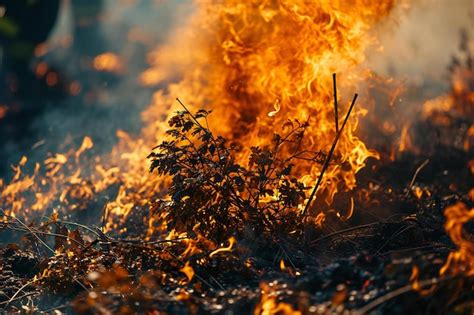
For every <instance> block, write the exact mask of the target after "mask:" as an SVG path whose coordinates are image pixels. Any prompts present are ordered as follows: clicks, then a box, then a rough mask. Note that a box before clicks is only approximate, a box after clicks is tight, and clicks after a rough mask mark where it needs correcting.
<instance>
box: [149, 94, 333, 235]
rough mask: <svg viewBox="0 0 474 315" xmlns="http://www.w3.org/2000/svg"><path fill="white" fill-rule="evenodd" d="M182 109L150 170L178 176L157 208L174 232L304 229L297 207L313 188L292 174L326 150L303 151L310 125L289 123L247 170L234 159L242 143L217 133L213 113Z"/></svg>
mask: <svg viewBox="0 0 474 315" xmlns="http://www.w3.org/2000/svg"><path fill="white" fill-rule="evenodd" d="M178 101H179V100H178ZM180 103H181V102H180ZM181 105H182V106H183V108H184V110H183V111H179V112H177V113H176V115H175V116H173V117H172V118H171V119H170V120H169V122H168V123H169V126H170V127H171V129H169V130H168V131H167V135H168V136H169V139H167V140H166V141H163V142H162V143H161V144H159V145H158V146H157V147H155V148H154V150H153V152H152V153H151V154H150V155H149V158H150V159H151V167H150V170H151V171H157V172H158V173H159V174H160V175H168V176H170V177H171V185H170V186H169V190H168V196H169V198H168V199H166V200H159V201H158V202H156V204H155V209H156V211H158V212H159V213H161V214H162V213H167V216H166V220H167V223H168V227H170V228H175V229H177V230H179V231H187V232H194V233H198V234H201V235H203V236H205V237H206V238H208V239H211V240H214V241H218V242H219V241H222V240H224V239H227V238H228V237H229V235H242V233H244V232H245V233H249V232H250V233H249V234H250V235H253V236H255V237H260V236H263V235H272V233H274V232H285V233H288V232H291V231H294V230H301V229H296V225H298V224H300V220H297V215H298V212H300V211H301V210H299V211H298V206H299V205H303V203H304V199H305V191H306V190H307V189H308V188H310V187H305V186H304V185H303V184H302V183H301V182H299V181H298V179H297V178H296V177H294V176H292V168H293V166H294V164H293V163H292V162H293V160H295V159H305V160H308V159H310V160H313V161H314V162H318V163H322V161H324V159H325V154H323V153H322V152H312V151H306V150H305V151H303V150H300V147H301V142H302V139H303V136H304V132H305V129H306V127H307V126H308V123H307V122H303V123H302V122H299V121H297V120H294V121H288V122H287V123H285V124H284V125H283V126H282V131H283V132H284V134H282V135H280V134H275V135H274V137H273V141H272V143H270V144H268V146H265V147H252V148H251V155H250V158H249V161H248V165H247V166H243V165H240V164H238V163H237V162H236V160H235V156H236V154H237V153H238V151H237V148H236V146H235V145H232V144H229V143H228V142H227V140H226V139H224V138H223V137H221V136H215V135H214V134H213V133H212V132H211V131H210V129H209V126H208V122H207V117H208V115H209V114H210V113H211V112H210V111H206V110H203V109H201V110H199V111H197V112H196V113H195V114H192V113H191V112H190V111H189V110H187V108H186V107H185V106H184V105H183V104H182V103H181Z"/></svg>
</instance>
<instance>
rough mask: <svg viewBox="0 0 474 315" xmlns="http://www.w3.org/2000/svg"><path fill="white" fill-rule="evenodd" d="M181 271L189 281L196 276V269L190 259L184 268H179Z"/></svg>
mask: <svg viewBox="0 0 474 315" xmlns="http://www.w3.org/2000/svg"><path fill="white" fill-rule="evenodd" d="M179 271H181V272H182V273H184V274H185V275H186V277H187V278H188V282H191V280H192V279H193V277H194V269H193V267H191V266H190V265H189V261H187V262H186V264H185V265H184V266H183V268H181V269H179Z"/></svg>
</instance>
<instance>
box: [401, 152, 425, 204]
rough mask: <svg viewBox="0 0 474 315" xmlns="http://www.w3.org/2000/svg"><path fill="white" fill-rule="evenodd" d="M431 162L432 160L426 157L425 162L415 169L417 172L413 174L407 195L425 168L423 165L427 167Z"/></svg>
mask: <svg viewBox="0 0 474 315" xmlns="http://www.w3.org/2000/svg"><path fill="white" fill-rule="evenodd" d="M429 162H430V159H426V160H425V161H424V162H423V163H421V165H420V166H418V167H417V169H416V171H415V174H413V177H412V179H411V181H410V185H408V190H407V192H406V195H405V196H408V194H409V193H410V190H411V188H412V187H413V184H414V183H415V180H416V177H417V176H418V174H419V173H420V172H421V170H422V169H423V167H425V166H426V165H427V164H428V163H429Z"/></svg>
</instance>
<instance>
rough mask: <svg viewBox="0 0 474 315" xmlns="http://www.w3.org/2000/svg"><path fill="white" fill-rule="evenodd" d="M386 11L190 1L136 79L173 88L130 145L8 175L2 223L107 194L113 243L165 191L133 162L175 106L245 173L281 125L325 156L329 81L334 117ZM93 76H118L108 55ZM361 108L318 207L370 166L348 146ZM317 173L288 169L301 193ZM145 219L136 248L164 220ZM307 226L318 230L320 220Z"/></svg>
mask: <svg viewBox="0 0 474 315" xmlns="http://www.w3.org/2000/svg"><path fill="white" fill-rule="evenodd" d="M394 5H395V0H393V1H381V2H380V1H365V0H357V1H354V2H353V3H351V5H350V6H348V5H346V3H345V1H321V2H316V1H305V0H294V1H286V0H278V1H256V0H255V1H235V0H233V1H226V2H219V1H216V2H211V1H197V2H196V10H195V12H194V13H193V15H192V16H191V17H190V18H189V19H188V21H187V22H186V24H184V25H183V26H181V27H180V28H179V29H178V30H177V33H176V34H173V36H172V37H171V39H170V42H169V43H168V44H167V45H164V46H161V47H159V48H158V49H156V50H154V51H153V52H151V53H150V55H149V56H148V61H149V62H150V63H151V68H150V69H149V70H148V71H146V72H145V73H143V74H142V76H141V77H140V80H141V81H142V83H144V84H147V85H153V84H158V83H161V82H164V81H166V82H167V83H169V82H175V83H169V84H168V86H167V88H166V89H161V90H158V91H156V92H155V93H154V95H153V98H152V101H151V104H150V106H149V108H148V109H147V110H146V111H145V112H143V114H142V118H143V123H144V128H143V129H142V132H141V134H140V136H139V137H137V138H133V137H131V136H129V135H128V134H126V133H125V132H123V131H120V130H119V131H117V138H118V140H119V141H118V144H117V145H116V146H115V147H114V148H113V150H112V151H111V152H110V154H108V155H105V156H103V157H101V156H96V157H95V158H94V159H91V158H90V157H89V156H88V155H85V154H84V151H85V150H89V149H91V148H92V146H93V142H92V139H90V138H88V139H84V142H83V143H82V145H81V146H80V148H79V149H78V150H74V149H70V150H69V151H67V152H64V153H62V154H57V155H54V156H51V157H50V158H48V159H46V160H45V161H44V162H43V163H38V164H37V165H36V166H35V168H34V171H33V172H32V173H31V174H30V173H27V172H26V173H23V167H21V166H19V167H18V168H15V171H16V172H17V174H16V176H15V177H14V178H13V180H12V181H11V182H10V183H8V184H7V183H4V182H0V191H2V194H1V196H0V207H2V208H4V209H5V210H6V213H8V214H10V215H15V214H18V213H22V214H23V215H25V216H28V215H31V214H33V213H34V212H46V211H47V210H48V208H49V207H52V205H53V204H55V203H56V202H58V201H59V202H60V205H61V206H62V207H61V210H60V211H63V212H69V211H72V210H75V209H80V208H81V207H83V206H85V205H86V204H87V202H88V201H91V200H93V199H94V196H96V195H97V194H98V193H100V192H103V191H105V190H106V189H107V188H108V187H110V186H111V185H117V186H118V188H117V190H118V191H117V195H116V197H115V198H114V199H112V200H110V201H109V202H108V203H107V205H106V207H105V209H104V213H106V214H107V218H106V219H107V222H106V226H105V227H104V231H110V230H117V231H119V232H120V231H124V230H123V226H124V223H125V222H126V220H127V218H128V217H129V216H130V215H131V214H132V213H133V212H134V209H149V208H150V200H154V199H156V193H157V192H160V191H163V189H164V188H165V187H166V185H167V181H166V180H163V179H162V178H158V176H156V175H155V174H149V173H148V168H149V165H148V163H147V162H144V157H146V156H147V155H148V154H149V151H150V148H152V147H153V146H155V145H156V144H157V143H159V142H160V141H162V140H163V135H164V130H165V129H166V128H167V126H166V121H167V116H169V115H172V114H173V113H174V112H175V111H176V110H178V109H180V107H179V105H178V104H176V102H175V99H176V97H178V96H179V97H180V98H181V99H183V100H184V101H185V102H186V103H187V104H188V105H189V107H190V110H196V109H198V108H201V107H203V106H207V107H209V108H212V109H213V115H212V119H211V121H210V124H211V129H212V130H213V132H215V133H217V134H220V135H222V136H224V137H227V138H229V139H230V140H231V141H233V142H235V143H237V144H241V145H242V146H241V147H242V148H244V149H242V150H241V151H240V152H239V154H238V156H237V157H236V159H237V161H238V162H240V163H243V164H244V163H246V162H247V161H248V157H249V154H250V149H249V148H250V147H251V146H261V147H264V146H266V145H267V144H268V143H270V142H271V139H272V138H273V134H274V132H278V131H279V130H280V129H281V126H282V125H283V123H284V122H286V121H287V120H288V119H298V120H300V121H307V120H308V121H309V125H310V126H309V127H308V128H307V130H306V133H305V134H306V136H305V140H304V141H305V143H303V145H304V146H305V147H308V148H310V149H311V150H315V151H319V150H321V151H322V152H324V151H325V150H328V149H329V148H330V147H331V144H332V141H333V139H334V137H335V134H336V128H335V119H334V117H335V115H334V104H333V90H332V80H331V73H333V72H338V73H340V74H341V80H339V82H338V88H339V91H340V93H339V112H340V113H344V112H345V111H346V110H347V108H348V105H349V104H348V102H349V100H350V97H349V95H348V93H354V92H355V91H357V88H358V86H359V84H360V83H362V82H363V81H364V79H366V78H367V77H369V76H370V75H371V74H370V71H367V70H366V69H363V67H362V66H361V64H362V63H363V62H364V60H365V50H366V49H367V48H368V47H369V46H371V45H373V44H374V43H375V37H374V36H373V32H372V30H373V28H374V26H375V25H376V24H377V23H378V22H379V21H381V20H382V19H383V18H384V17H386V16H387V15H388V14H389V13H390V12H391V11H392V8H393V7H394ZM93 66H94V67H95V68H96V69H97V70H99V71H112V72H116V71H122V70H123V67H124V65H123V62H122V60H121V58H120V57H119V56H117V55H115V54H113V53H110V52H109V53H104V54H101V55H99V56H97V57H96V58H94V60H93ZM363 105H364V104H362V105H357V106H358V108H359V109H357V110H355V111H354V112H353V115H352V117H351V118H350V119H349V121H348V123H347V125H346V128H345V129H344V130H343V132H342V134H341V136H340V138H339V142H338V145H337V147H336V150H335V152H334V153H335V155H336V156H338V160H339V161H340V163H337V164H334V165H331V166H330V167H329V168H328V169H327V170H326V172H325V174H324V177H325V179H324V180H323V182H322V183H321V186H320V188H319V190H318V195H321V196H322V197H324V200H325V201H326V203H328V204H330V203H331V202H332V201H333V198H334V196H335V194H336V193H337V192H339V191H346V190H350V189H353V188H354V187H355V186H356V177H355V175H356V173H357V172H358V171H359V170H361V169H362V168H363V167H364V166H365V162H366V160H367V159H368V158H369V157H378V154H377V153H376V152H375V151H371V150H369V149H367V147H366V146H365V144H364V143H363V142H362V141H361V140H360V139H359V138H358V137H357V136H356V130H357V125H358V117H359V116H361V115H362V114H363V113H364V110H363V109H360V107H361V106H363ZM269 113H274V114H272V115H270V117H269V115H268V114H269ZM341 116H342V115H341ZM85 161H87V163H85ZM321 170H322V165H320V164H318V163H313V162H310V161H301V163H298V165H296V166H295V168H294V172H295V173H296V175H297V176H298V177H299V178H300V180H301V181H303V182H304V183H305V184H306V185H307V186H313V185H314V183H315V180H316V179H317V178H318V176H319V174H320V173H321ZM43 173H44V175H42V174H43ZM144 212H145V214H143V222H144V225H146V226H148V230H147V232H146V235H147V237H150V236H151V235H153V234H158V233H161V232H163V233H168V231H167V228H166V222H165V223H163V221H166V214H159V218H151V219H150V218H149V217H148V215H147V214H146V211H144ZM316 221H317V222H319V223H322V222H323V221H324V213H321V212H319V215H318V217H317V220H316ZM165 231H166V232H165Z"/></svg>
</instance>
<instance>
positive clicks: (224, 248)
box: [209, 236, 235, 257]
mask: <svg viewBox="0 0 474 315" xmlns="http://www.w3.org/2000/svg"><path fill="white" fill-rule="evenodd" d="M234 244H235V237H233V236H232V237H231V238H229V246H227V247H221V248H218V249H216V250H215V251H213V252H212V253H210V254H209V257H212V256H215V255H217V254H218V253H222V252H230V251H231V250H232V247H233V246H234Z"/></svg>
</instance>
